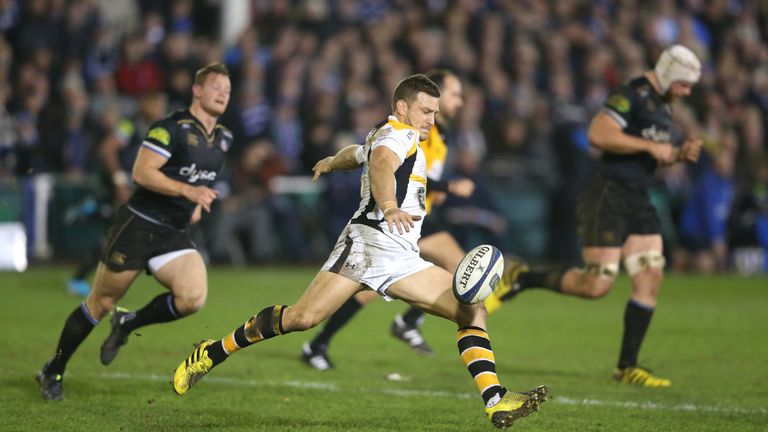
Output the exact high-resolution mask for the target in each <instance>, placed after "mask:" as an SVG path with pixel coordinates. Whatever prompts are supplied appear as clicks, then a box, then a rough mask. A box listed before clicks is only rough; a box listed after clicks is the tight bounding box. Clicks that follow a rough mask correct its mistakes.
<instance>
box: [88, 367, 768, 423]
mask: <svg viewBox="0 0 768 432" xmlns="http://www.w3.org/2000/svg"><path fill="white" fill-rule="evenodd" d="M88 376H92V377H97V378H105V379H113V380H139V381H152V382H167V383H170V381H171V376H170V374H169V375H168V376H161V375H156V374H138V375H136V374H129V373H123V372H114V373H102V374H96V375H91V374H88ZM205 382H207V383H210V384H216V385H231V386H244V387H293V388H301V389H316V390H325V391H331V392H358V393H360V392H364V393H381V394H387V395H392V396H402V397H446V398H452V399H471V398H474V397H477V395H475V394H474V393H457V392H448V391H442V390H409V389H386V388H384V389H383V388H366V387H352V388H344V387H341V386H339V385H337V384H334V383H326V382H319V381H294V380H290V381H269V380H265V381H261V380H249V379H236V378H228V377H216V376H212V377H206V378H205ZM548 402H551V403H555V404H563V405H577V406H599V407H614V408H625V409H641V410H650V411H683V412H694V413H695V412H704V413H718V414H755V415H757V414H762V415H766V414H768V409H766V408H755V409H746V408H739V407H728V406H718V405H698V404H694V403H684V404H677V405H669V404H664V403H659V402H653V401H606V400H599V399H578V398H572V397H568V396H560V395H556V396H554V397H553V398H552V399H550V400H549V401H548Z"/></svg>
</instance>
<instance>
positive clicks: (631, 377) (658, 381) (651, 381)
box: [613, 366, 672, 387]
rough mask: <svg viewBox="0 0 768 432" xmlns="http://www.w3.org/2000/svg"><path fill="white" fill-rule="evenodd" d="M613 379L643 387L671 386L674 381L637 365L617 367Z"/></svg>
mask: <svg viewBox="0 0 768 432" xmlns="http://www.w3.org/2000/svg"><path fill="white" fill-rule="evenodd" d="M613 380H614V381H618V382H622V383H626V384H634V385H639V386H643V387H669V386H671V385H672V381H670V380H668V379H666V378H659V377H657V376H654V375H652V374H651V371H649V370H648V369H644V368H641V367H637V366H630V367H625V368H624V369H616V370H615V371H614V372H613Z"/></svg>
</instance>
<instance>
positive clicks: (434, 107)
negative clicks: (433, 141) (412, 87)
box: [405, 92, 440, 141]
mask: <svg viewBox="0 0 768 432" xmlns="http://www.w3.org/2000/svg"><path fill="white" fill-rule="evenodd" d="M438 103H439V102H438V98H436V97H434V96H430V95H428V94H426V93H424V92H419V93H418V94H416V99H414V101H413V102H411V103H410V104H407V108H406V113H405V119H406V123H407V124H408V125H410V126H413V127H414V128H416V129H417V130H418V131H419V140H420V141H424V140H425V139H427V138H428V137H429V130H430V129H431V128H432V125H434V124H435V114H437V113H438V112H439V111H440V110H439V108H438Z"/></svg>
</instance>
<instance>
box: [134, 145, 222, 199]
mask: <svg viewBox="0 0 768 432" xmlns="http://www.w3.org/2000/svg"><path fill="white" fill-rule="evenodd" d="M167 161H168V159H166V158H165V156H163V155H161V154H158V153H156V152H154V151H152V150H149V149H147V148H145V147H141V148H140V149H139V154H138V155H137V156H136V162H134V164H133V181H134V182H135V183H136V184H139V185H141V186H142V187H145V188H147V189H149V190H151V191H153V192H157V193H159V194H163V195H169V196H182V197H184V198H186V199H188V200H189V201H191V202H193V203H195V204H198V205H200V206H201V207H202V208H203V209H204V210H205V211H207V212H210V211H211V203H212V202H213V200H214V199H215V198H216V195H218V194H219V192H218V191H216V190H214V189H211V188H209V187H206V186H190V185H188V184H186V183H182V182H180V181H176V180H174V179H172V178H170V177H168V176H166V175H165V174H163V172H162V171H160V168H162V167H163V165H165V163H166V162H167Z"/></svg>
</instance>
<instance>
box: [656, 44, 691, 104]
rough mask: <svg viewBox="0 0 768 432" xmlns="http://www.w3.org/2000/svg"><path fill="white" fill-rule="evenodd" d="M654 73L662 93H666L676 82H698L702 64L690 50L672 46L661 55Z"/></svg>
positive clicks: (680, 46)
mask: <svg viewBox="0 0 768 432" xmlns="http://www.w3.org/2000/svg"><path fill="white" fill-rule="evenodd" d="M654 72H656V78H657V79H658V80H659V85H660V86H661V92H662V93H666V92H667V90H669V86H671V85H672V83H673V82H675V81H686V82H689V83H695V82H697V81H698V80H699V77H701V62H700V61H699V58H698V57H696V54H694V53H693V51H691V50H689V49H688V48H686V47H684V46H682V45H672V46H671V47H669V48H667V49H665V50H664V51H663V52H662V53H661V55H660V56H659V60H658V61H657V62H656V68H654Z"/></svg>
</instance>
